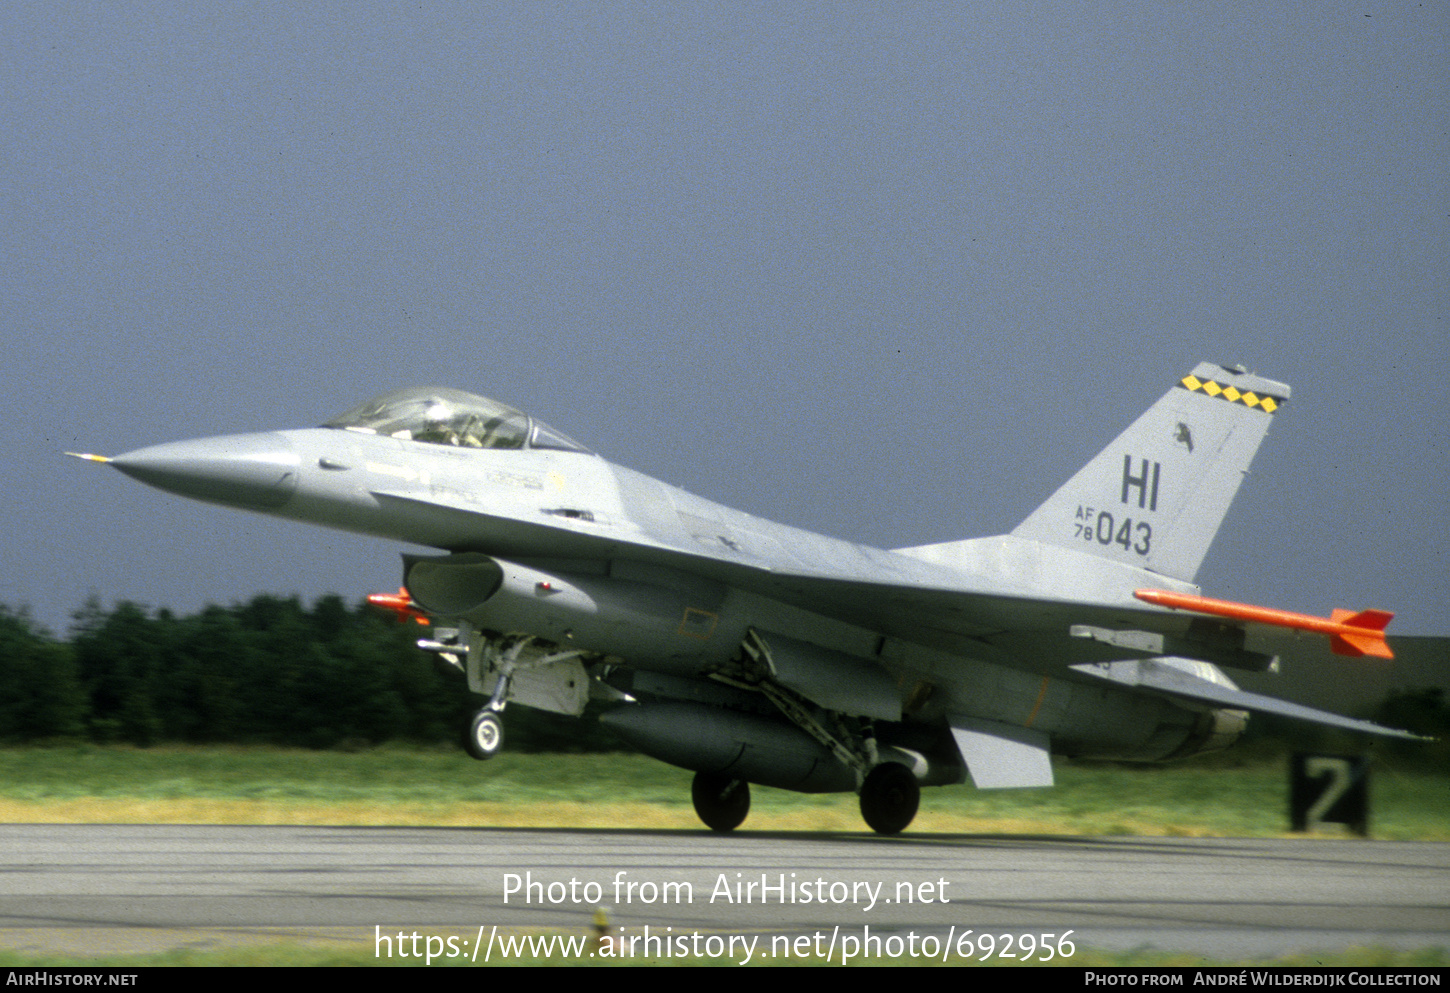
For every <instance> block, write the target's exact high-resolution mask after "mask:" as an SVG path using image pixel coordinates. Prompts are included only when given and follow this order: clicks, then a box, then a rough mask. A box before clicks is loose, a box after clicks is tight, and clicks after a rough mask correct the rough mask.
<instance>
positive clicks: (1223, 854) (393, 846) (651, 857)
mask: <svg viewBox="0 0 1450 993" xmlns="http://www.w3.org/2000/svg"><path fill="white" fill-rule="evenodd" d="M597 905H605V906H608V907H609V908H611V910H610V919H611V923H612V924H613V925H615V926H616V927H618V928H619V929H621V933H623V934H625V935H642V934H645V933H653V934H654V935H656V938H657V944H656V945H655V946H654V947H656V948H660V947H662V946H660V945H659V944H658V938H659V937H660V936H661V935H665V936H669V938H670V940H675V936H685V935H689V936H693V935H698V934H704V935H715V936H717V938H716V944H715V945H713V946H711V947H712V948H714V947H720V943H721V942H722V941H723V940H724V938H723V937H722V936H729V935H741V936H748V935H756V936H759V939H760V942H761V943H760V944H759V945H758V946H757V947H758V948H765V947H766V946H767V945H768V944H769V942H770V941H771V940H772V938H773V937H778V936H796V937H799V936H801V935H817V934H819V935H822V936H823V937H821V938H820V939H812V940H816V941H821V942H825V941H835V942H837V947H849V941H850V940H851V939H856V940H857V941H858V947H860V946H859V942H860V941H863V940H866V939H868V938H869V936H871V935H875V936H876V938H877V940H878V941H881V940H884V939H887V938H890V937H892V936H895V938H896V942H897V944H896V945H895V946H894V947H897V948H904V947H906V945H905V943H906V940H907V936H909V935H915V936H916V938H917V940H919V941H922V940H925V938H926V936H934V938H935V940H936V942H937V946H941V945H943V944H946V943H957V942H960V941H961V940H962V937H963V935H965V934H967V933H968V932H970V937H969V938H968V940H971V941H973V942H979V941H983V940H984V936H988V938H989V939H990V940H991V941H992V943H993V944H994V946H995V949H996V951H997V953H998V954H1000V953H1002V952H1004V951H1010V952H1011V953H1013V954H1018V955H1020V954H1023V953H1025V952H1026V951H1027V949H1028V948H1029V947H1031V948H1032V949H1034V950H1035V951H1034V953H1033V957H1037V958H1040V957H1042V956H1043V954H1044V953H1043V951H1042V949H1043V947H1044V946H1045V945H1047V944H1050V945H1052V946H1053V947H1054V948H1061V947H1065V946H1062V945H1061V944H1060V942H1061V941H1062V940H1063V936H1064V935H1066V934H1068V933H1069V932H1070V937H1069V938H1068V939H1067V940H1069V941H1070V942H1072V944H1073V946H1075V947H1095V948H1105V949H1128V948H1137V947H1145V946H1146V947H1154V948H1159V949H1164V950H1173V951H1186V952H1192V953H1197V954H1202V955H1210V956H1225V957H1246V956H1264V955H1277V954H1285V953H1289V952H1291V951H1308V950H1339V949H1344V948H1348V947H1355V946H1375V945H1379V946H1387V947H1393V948H1410V949H1413V948H1424V947H1433V946H1442V947H1443V946H1450V845H1446V844H1431V843H1413V842H1380V841H1361V840H1352V839H1347V838H1311V839H1305V840H1280V839H1181V838H1122V837H1111V838H1073V837H1024V836H992V835H944V834H911V833H907V834H904V835H901V836H899V837H896V838H883V837H877V836H874V835H869V834H814V833H768V832H750V831H743V832H740V833H738V834H735V835H730V836H720V835H714V834H711V833H709V832H706V831H699V832H693V831H658V832H652V831H630V830H618V831H598V830H591V831H586V830H521V829H489V828H480V829H463V828H436V829H431V828H357V827H208V826H201V827H197V826H176V825H162V826H150V825H29V824H27V825H0V947H8V948H14V949H23V950H32V951H89V952H93V953H100V952H116V951H140V950H150V949H155V948H164V947H175V946H184V945H191V946H197V947H212V946H216V945H221V944H238V943H248V942H256V941H273V940H277V939H279V938H280V939H287V940H297V941H303V942H323V943H332V942H358V941H362V942H366V943H368V944H369V945H370V946H372V947H373V948H374V949H381V950H383V951H388V950H389V949H392V950H393V954H395V955H396V954H398V951H397V949H398V948H399V947H400V943H399V942H398V940H397V937H396V936H397V935H398V934H399V933H400V932H401V933H402V934H404V935H411V934H412V933H414V932H415V931H416V932H418V933H420V934H425V935H426V934H433V935H445V934H446V935H452V936H455V943H454V946H453V948H454V950H461V951H462V952H463V953H464V954H472V953H473V952H474V951H475V946H477V947H478V948H482V947H483V942H484V941H485V940H490V941H491V940H492V939H493V937H496V936H497V934H499V933H504V934H518V933H532V930H533V929H540V928H542V929H549V930H550V931H551V932H557V933H566V934H568V933H578V934H584V933H587V932H588V929H589V926H590V923H591V921H592V919H593V916H594V912H595V908H596V906H597ZM495 927H497V928H499V929H501V930H500V931H498V932H495V931H493V930H491V929H493V928H495ZM646 927H647V928H649V932H645V931H644V929H645V928H646ZM1008 934H1010V935H1012V936H1013V941H1012V944H1011V945H1010V946H1009V945H1008V944H1007V943H1006V942H1005V940H1004V939H1002V938H1001V936H1002V935H1008ZM380 935H381V936H388V937H390V938H392V941H391V942H389V943H384V944H380V943H379V940H378V939H379V936H380ZM1025 935H1032V936H1033V937H1032V938H1031V939H1030V945H1029V944H1028V943H1027V939H1025V938H1024V937H1023V936H1025ZM1047 935H1052V936H1053V937H1052V938H1050V939H1049V938H1046V937H1045V936H1047ZM695 940H699V939H695ZM741 940H742V941H743V940H744V939H743V938H742V939H741ZM780 940H782V941H785V940H787V939H785V938H780ZM842 943H846V944H842ZM496 947H497V946H494V945H490V954H492V953H493V950H494V949H495V948H496ZM802 947H804V946H802ZM819 947H820V948H822V949H824V947H825V945H824V944H822V945H820V946H819ZM977 947H978V948H979V949H980V948H981V947H982V946H980V945H978V946H977ZM421 949H422V946H417V945H416V944H414V945H412V947H411V951H418V953H419V954H422V951H421ZM411 951H410V954H411ZM979 953H980V952H979Z"/></svg>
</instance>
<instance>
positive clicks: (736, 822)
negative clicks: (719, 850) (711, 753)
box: [690, 772, 750, 832]
mask: <svg viewBox="0 0 1450 993" xmlns="http://www.w3.org/2000/svg"><path fill="white" fill-rule="evenodd" d="M690 799H692V800H694V801H695V813H697V814H699V815H700V820H702V821H704V822H705V826H706V827H708V828H709V829H710V830H711V831H721V832H725V831H734V830H735V829H736V828H738V827H739V826H740V825H741V824H743V823H745V815H746V814H748V813H750V784H749V783H747V782H745V781H744V780H740V779H732V778H730V777H729V776H727V775H724V774H723V773H719V772H697V773H695V781H694V783H692V784H691V785H690Z"/></svg>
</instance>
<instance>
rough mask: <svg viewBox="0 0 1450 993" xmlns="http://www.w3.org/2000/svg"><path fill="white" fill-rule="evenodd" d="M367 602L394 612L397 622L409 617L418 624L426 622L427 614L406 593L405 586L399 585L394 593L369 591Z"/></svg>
mask: <svg viewBox="0 0 1450 993" xmlns="http://www.w3.org/2000/svg"><path fill="white" fill-rule="evenodd" d="M368 604H369V605H370V606H373V607H377V608H378V609H380V610H388V611H391V612H392V613H394V614H396V615H397V617H398V623H399V624H403V623H405V622H406V621H407V620H408V618H410V617H411V618H413V620H415V621H417V622H418V623H419V624H427V623H428V615H427V614H425V613H423V611H421V610H419V609H418V607H417V605H416V604H414V603H413V598H412V597H411V596H409V595H408V590H407V587H399V588H398V592H396V593H369V594H368Z"/></svg>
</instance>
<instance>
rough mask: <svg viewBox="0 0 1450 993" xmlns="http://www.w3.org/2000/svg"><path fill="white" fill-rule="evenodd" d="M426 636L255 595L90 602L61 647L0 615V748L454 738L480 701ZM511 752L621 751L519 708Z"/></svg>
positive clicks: (379, 620) (512, 718)
mask: <svg viewBox="0 0 1450 993" xmlns="http://www.w3.org/2000/svg"><path fill="white" fill-rule="evenodd" d="M426 632H427V629H426V628H424V627H420V626H418V625H415V624H399V623H397V622H396V621H394V620H393V619H392V618H391V617H389V616H388V615H386V614H383V613H380V612H378V611H376V610H374V609H372V608H369V607H367V605H366V604H363V603H359V604H357V605H355V606H349V605H348V604H346V603H345V602H344V601H343V600H342V598H341V597H338V596H325V597H322V598H320V599H319V600H318V601H317V602H316V603H315V604H313V605H312V606H311V607H310V608H308V607H305V606H304V605H303V604H302V603H300V602H299V601H298V599H297V598H295V597H276V596H266V595H263V596H256V597H253V598H252V599H251V600H250V601H248V602H246V603H243V604H234V605H232V606H230V607H220V606H209V607H206V608H205V609H203V610H202V611H201V612H200V613H197V614H195V615H192V616H187V617H177V616H175V615H173V614H172V613H171V612H170V611H168V610H165V609H161V610H155V611H152V610H148V609H147V608H145V607H142V606H139V605H137V604H134V603H126V602H122V603H118V604H116V605H115V606H114V607H112V608H110V609H109V610H107V609H103V608H102V607H101V605H100V604H99V602H97V601H96V600H94V599H93V600H92V601H90V602H89V603H87V604H86V606H85V607H84V608H82V609H81V610H80V611H79V612H77V613H76V614H75V616H74V624H73V625H72V628H71V630H70V632H69V634H68V636H67V637H65V638H57V637H54V636H52V635H50V634H49V633H47V632H45V631H43V630H41V629H40V628H39V627H38V626H37V625H35V624H34V623H32V622H31V620H30V619H29V617H28V616H27V615H26V614H25V613H24V612H22V611H15V610H12V609H10V608H7V607H4V606H0V742H4V743H9V744H19V743H28V742H39V741H49V740H89V741H93V742H96V743H101V744H107V743H127V744H132V745H138V746H143V747H144V746H149V745H156V744H163V743H196V744H204V743H239V744H270V745H284V746H300V747H306V748H337V747H348V746H353V745H357V746H363V745H371V744H379V743H382V742H385V741H405V742H416V743H428V744H441V743H445V742H453V741H457V740H460V739H461V736H462V733H463V729H464V728H465V727H466V726H467V723H468V720H469V718H470V716H471V715H472V713H473V712H474V711H475V710H477V709H478V707H479V706H481V705H482V702H483V701H482V698H480V697H477V696H474V695H473V694H471V693H469V692H468V687H467V683H466V681H465V680H464V678H463V675H462V673H460V672H458V671H457V670H456V669H455V668H454V667H452V666H449V665H447V664H446V663H444V662H443V661H441V660H440V659H438V658H436V657H435V656H433V655H430V654H429V653H426V652H423V651H421V650H419V649H418V647H417V646H416V644H415V642H416V640H417V639H418V637H420V635H423V634H425V633H426ZM505 720H506V723H507V725H508V735H509V738H508V747H509V748H510V749H515V750H522V751H561V750H617V749H619V748H621V747H622V745H621V744H620V743H619V742H618V739H616V738H615V737H614V736H613V735H611V734H610V733H609V732H607V731H606V730H604V729H603V728H602V727H600V726H599V725H598V723H597V722H593V721H575V720H570V719H567V718H560V717H557V716H556V715H552V714H546V713H541V712H539V711H535V710H531V709H529V708H526V707H510V708H509V709H508V712H507V714H506V717H505Z"/></svg>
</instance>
